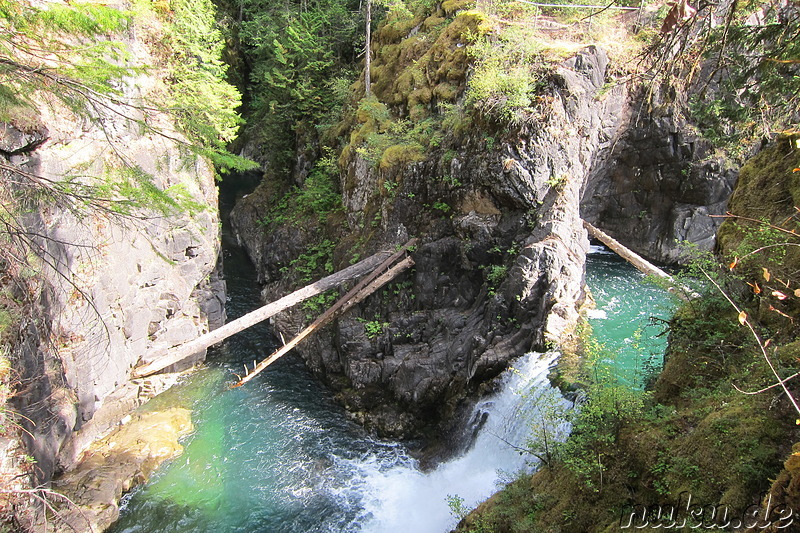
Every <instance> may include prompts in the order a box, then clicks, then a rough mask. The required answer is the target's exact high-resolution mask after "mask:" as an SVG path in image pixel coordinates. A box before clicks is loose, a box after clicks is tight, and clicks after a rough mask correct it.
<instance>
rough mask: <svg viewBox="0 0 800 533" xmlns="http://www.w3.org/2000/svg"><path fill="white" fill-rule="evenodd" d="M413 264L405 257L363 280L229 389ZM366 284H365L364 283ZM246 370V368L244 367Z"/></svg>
mask: <svg viewBox="0 0 800 533" xmlns="http://www.w3.org/2000/svg"><path fill="white" fill-rule="evenodd" d="M413 264H414V260H413V259H411V257H406V258H405V259H403V260H402V261H400V262H399V263H397V264H396V265H395V266H393V267H391V268H390V269H389V270H387V271H386V272H384V273H383V274H382V275H380V276H378V277H377V278H374V279H372V280H369V279H367V280H364V282H362V283H359V285H357V286H356V287H354V288H353V289H352V290H351V291H350V292H348V293H347V294H345V295H344V296H343V297H342V298H341V299H339V301H337V302H336V303H335V304H333V306H331V307H330V308H329V309H328V310H327V311H325V312H324V313H322V314H321V315H320V316H319V317H318V318H317V319H316V320H315V321H314V322H313V323H312V324H311V325H310V326H308V327H307V328H306V329H304V330H303V331H301V332H300V333H299V334H298V335H297V336H296V337H295V338H294V339H292V340H291V341H289V342H288V343H286V344H285V345H284V346H283V347H281V348H280V349H279V350H278V351H276V352H275V353H273V354H272V355H270V356H269V357H267V358H266V359H264V360H263V361H261V362H260V363H258V364H257V365H256V366H255V367H253V370H251V371H250V372H249V373H247V375H245V376H244V377H243V378H240V379H239V381H237V382H236V383H234V384H233V385H231V388H234V387H241V386H242V385H244V384H245V383H247V382H248V381H250V380H251V379H253V378H254V377H255V376H256V374H258V373H259V372H261V371H262V370H264V369H265V368H267V367H268V366H269V365H271V364H272V363H274V362H275V361H277V360H278V359H280V358H281V357H283V356H284V355H286V354H287V353H288V352H289V351H290V350H291V349H292V348H294V347H295V346H297V345H298V344H300V341H302V340H303V339H305V338H306V337H308V336H309V335H311V334H312V333H314V331H316V330H317V329H319V328H321V327H322V326H324V325H325V324H327V323H328V322H330V321H331V320H333V319H334V318H336V317H337V316H339V315H341V314H342V313H344V312H346V311H347V310H348V309H350V308H351V307H353V306H354V305H355V304H357V303H359V302H360V301H362V300H363V299H364V298H366V297H367V296H369V295H370V294H372V293H373V292H375V291H376V290H378V289H379V288H381V287H382V286H383V285H385V284H386V283H388V282H390V281H391V280H392V279H394V278H395V277H396V276H397V275H398V274H399V273H400V272H402V271H403V270H405V269H407V268H408V267H410V266H412V265H413ZM378 271H380V269H378ZM365 282H366V283H365ZM245 368H246V367H245Z"/></svg>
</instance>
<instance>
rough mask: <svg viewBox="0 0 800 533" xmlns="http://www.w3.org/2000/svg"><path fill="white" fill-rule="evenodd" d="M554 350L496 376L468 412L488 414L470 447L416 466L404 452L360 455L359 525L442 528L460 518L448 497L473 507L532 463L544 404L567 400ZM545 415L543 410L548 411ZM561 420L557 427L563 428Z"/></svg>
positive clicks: (402, 530) (390, 531)
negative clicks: (558, 385)
mask: <svg viewBox="0 0 800 533" xmlns="http://www.w3.org/2000/svg"><path fill="white" fill-rule="evenodd" d="M557 356H558V354H557V353H556V352H548V353H545V354H539V353H529V354H527V355H526V356H523V357H522V358H520V359H519V360H518V361H517V362H516V364H515V365H514V366H513V367H512V368H510V369H509V370H507V371H506V372H505V373H504V374H503V376H502V377H501V380H502V384H501V387H500V390H499V391H498V392H497V393H496V394H494V395H493V396H491V397H489V398H487V399H485V400H483V401H481V402H479V403H478V404H477V405H476V406H475V408H474V413H473V416H472V417H471V419H473V420H482V419H484V418H485V422H484V423H483V425H482V427H481V429H480V431H479V432H478V435H477V438H476V439H475V442H474V444H473V446H472V447H471V448H470V449H469V450H468V451H467V452H465V453H464V454H463V455H461V456H460V457H456V458H454V459H451V460H450V461H447V462H444V463H442V464H440V465H439V466H438V467H437V468H436V469H435V470H433V471H431V472H427V473H423V472H421V471H420V470H419V469H418V468H416V465H415V464H414V463H413V461H408V459H407V457H402V458H398V459H399V460H398V461H397V462H396V463H394V464H392V463H387V462H384V461H380V460H376V461H372V460H368V461H364V462H362V463H361V464H360V465H359V467H360V469H361V476H360V477H361V480H360V483H363V488H362V491H363V498H364V499H363V504H364V508H365V513H366V520H365V523H364V526H363V529H362V531H365V532H374V533H395V532H397V533H407V532H409V531H414V532H415V533H426V532H429V533H442V532H445V531H449V530H450V529H452V528H453V527H455V525H456V523H457V522H458V518H457V517H455V516H454V515H453V513H452V511H451V509H450V507H449V505H448V496H455V497H458V498H461V499H463V505H464V506H465V508H470V509H471V508H473V507H475V506H476V505H477V504H478V503H480V502H481V501H483V500H485V499H486V498H488V497H489V496H490V495H491V494H493V493H494V492H495V491H496V490H498V489H499V488H500V487H501V486H502V484H503V483H504V482H508V481H511V480H512V479H514V478H515V477H516V475H517V474H519V473H520V472H521V471H530V470H532V469H533V468H535V464H534V463H532V462H531V459H532V458H531V456H530V455H528V454H525V453H521V451H522V448H524V447H525V445H526V440H527V438H528V436H529V434H530V432H531V425H532V424H536V423H537V420H538V419H539V418H540V416H541V415H540V413H539V410H540V409H541V408H542V406H543V405H550V406H551V405H552V401H553V400H555V401H556V402H559V403H560V404H562V405H567V404H568V402H566V400H564V399H563V398H562V397H561V395H560V393H559V392H558V391H557V390H556V389H554V388H553V387H552V386H551V385H550V383H549V381H548V380H547V374H548V371H549V369H550V367H551V366H552V364H553V363H554V362H555V360H556V358H557ZM545 416H547V415H545ZM567 431H568V427H567V426H566V424H564V423H561V424H559V425H558V428H557V432H558V433H559V434H560V436H561V437H563V436H564V435H566V433H567Z"/></svg>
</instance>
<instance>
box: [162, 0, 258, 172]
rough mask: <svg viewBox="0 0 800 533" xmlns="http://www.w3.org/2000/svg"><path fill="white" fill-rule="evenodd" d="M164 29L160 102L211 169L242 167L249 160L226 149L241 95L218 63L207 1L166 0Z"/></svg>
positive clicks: (219, 47)
mask: <svg viewBox="0 0 800 533" xmlns="http://www.w3.org/2000/svg"><path fill="white" fill-rule="evenodd" d="M170 7H171V8H172V10H173V13H172V17H171V21H170V23H169V24H168V25H167V26H166V28H165V33H166V35H167V38H168V39H169V44H170V48H171V50H172V53H171V54H170V56H169V60H168V62H169V82H170V87H169V91H168V97H167V102H166V106H167V108H168V109H169V110H170V111H171V113H172V114H173V115H174V116H175V117H176V118H177V119H178V122H179V124H180V126H181V130H182V132H183V133H184V134H185V135H187V136H188V137H189V139H190V141H191V145H192V147H193V148H194V150H195V151H196V152H197V153H199V154H201V155H205V156H207V157H209V158H211V160H212V161H214V163H215V165H216V166H217V168H218V169H219V170H221V171H223V172H226V171H228V170H239V171H241V170H247V169H249V168H253V164H252V163H251V162H248V161H246V160H244V159H242V158H238V157H235V156H233V154H231V153H229V152H228V151H227V149H226V146H227V144H228V143H230V142H231V141H233V140H234V139H235V138H236V134H237V133H238V131H239V125H240V124H241V119H240V117H239V115H238V113H237V109H238V107H239V104H240V102H241V95H240V94H239V92H238V91H237V90H236V88H235V87H233V86H232V85H230V84H229V83H227V81H226V72H227V66H226V65H225V64H224V63H223V62H222V60H221V57H222V51H223V47H224V41H223V39H222V34H221V32H220V30H219V26H218V24H217V20H216V8H215V7H214V4H213V3H212V2H211V1H210V0H172V1H171V2H170Z"/></svg>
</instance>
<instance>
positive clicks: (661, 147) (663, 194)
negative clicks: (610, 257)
mask: <svg viewBox="0 0 800 533" xmlns="http://www.w3.org/2000/svg"><path fill="white" fill-rule="evenodd" d="M637 92H638V93H639V94H636V96H635V97H634V99H633V100H632V101H633V104H632V105H631V106H630V107H628V108H627V109H626V116H625V117H624V118H623V121H624V122H625V128H624V129H625V133H624V135H621V136H620V138H619V140H618V142H617V143H616V144H615V146H614V148H613V150H612V151H611V153H610V154H609V157H608V162H607V164H606V165H604V166H603V167H600V168H598V169H597V171H596V172H594V173H593V175H592V176H591V178H590V179H589V180H588V181H587V183H586V188H585V190H584V193H583V199H582V201H581V214H582V216H583V217H584V218H585V219H586V220H587V221H588V222H590V223H591V224H594V225H596V226H598V227H600V228H602V229H604V230H606V231H608V232H609V233H610V234H611V235H613V236H614V237H615V238H617V239H618V240H620V241H621V242H623V243H624V244H625V245H626V246H628V247H629V248H632V249H633V250H635V251H636V252H638V253H640V254H641V255H644V256H645V257H648V258H650V259H653V260H655V261H660V262H664V263H676V262H680V260H681V248H680V245H679V243H680V242H682V241H688V242H691V243H694V244H696V245H697V246H698V247H699V248H700V249H702V250H711V249H713V248H714V243H715V235H716V231H717V229H718V228H719V226H720V224H721V223H722V219H720V218H712V217H711V216H709V215H723V214H725V209H726V206H727V202H728V198H729V197H730V195H731V192H732V191H733V186H734V184H735V183H736V178H737V175H738V170H737V168H738V166H736V165H734V163H733V162H732V161H731V159H730V158H729V157H728V156H726V155H724V153H723V152H722V151H721V150H719V149H718V148H716V147H714V146H713V145H712V144H711V143H710V142H709V141H708V140H706V139H704V138H703V137H702V136H701V135H700V134H699V133H698V131H697V127H696V126H695V125H694V124H692V123H690V122H689V121H688V120H687V119H686V118H685V117H683V116H681V114H680V113H679V112H678V110H677V109H678V106H676V105H666V104H665V105H662V106H657V107H656V108H655V109H649V108H650V105H649V104H648V103H647V102H648V98H647V95H646V94H644V93H645V90H644V89H639V90H638V91H637Z"/></svg>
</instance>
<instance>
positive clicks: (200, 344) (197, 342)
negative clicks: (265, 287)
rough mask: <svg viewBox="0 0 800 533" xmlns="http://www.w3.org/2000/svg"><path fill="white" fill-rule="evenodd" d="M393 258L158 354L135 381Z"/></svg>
mask: <svg viewBox="0 0 800 533" xmlns="http://www.w3.org/2000/svg"><path fill="white" fill-rule="evenodd" d="M390 256H391V252H388V251H385V252H379V253H377V254H375V255H371V256H370V257H367V258H366V259H363V260H361V261H359V262H358V263H356V264H355V265H352V266H350V267H347V268H345V269H344V270H340V271H339V272H336V273H335V274H331V275H330V276H328V277H326V278H323V279H321V280H319V281H317V282H314V283H312V284H311V285H307V286H305V287H303V288H302V289H299V290H296V291H295V292H293V293H291V294H289V295H287V296H284V297H283V298H281V299H280V300H276V301H274V302H272V303H269V304H267V305H265V306H264V307H261V308H259V309H256V310H255V311H253V312H251V313H248V314H246V315H244V316H242V317H240V318H237V319H236V320H234V321H232V322H228V323H227V324H225V325H224V326H222V327H220V328H217V329H215V330H213V331H209V332H208V333H206V334H205V335H201V336H200V337H198V338H196V339H194V340H192V341H189V342H187V343H185V344H181V345H180V346H176V347H174V348H172V349H170V350H169V351H168V352H167V353H166V354H164V353H161V354H156V355H155V356H154V357H153V360H152V361H151V362H149V363H146V364H145V365H144V366H141V367H139V368H136V369H134V371H133V373H132V377H134V378H141V377H144V376H149V375H150V374H155V373H156V372H158V371H159V370H163V369H164V368H166V367H168V366H170V365H173V364H175V363H178V362H180V361H182V360H184V359H186V358H187V357H189V356H191V355H194V354H196V353H199V352H201V351H203V350H205V349H206V348H208V347H209V346H213V345H214V344H217V343H220V342H222V341H224V340H225V339H227V338H228V337H230V336H231V335H234V334H236V333H239V332H240V331H242V330H245V329H247V328H249V327H250V326H253V325H255V324H258V323H259V322H263V321H264V320H266V319H268V318H270V317H271V316H274V315H276V314H278V313H280V312H281V311H284V310H286V309H288V308H290V307H292V306H294V305H297V304H298V303H300V302H302V301H304V300H307V299H309V298H311V297H313V296H316V295H318V294H321V293H323V292H325V291H327V290H329V289H333V288H335V287H338V286H339V285H341V284H342V283H345V282H347V281H350V280H353V279H356V278H358V277H360V276H362V275H364V274H366V273H368V272H370V271H372V270H374V269H375V268H376V267H377V266H379V265H380V264H381V262H382V261H384V260H385V259H386V258H387V257H390Z"/></svg>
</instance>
